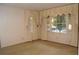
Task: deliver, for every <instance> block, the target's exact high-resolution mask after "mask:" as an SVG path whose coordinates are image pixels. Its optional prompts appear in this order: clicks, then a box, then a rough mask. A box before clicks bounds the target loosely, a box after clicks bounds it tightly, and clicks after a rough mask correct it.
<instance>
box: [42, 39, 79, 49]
mask: <svg viewBox="0 0 79 59" xmlns="http://www.w3.org/2000/svg"><path fill="white" fill-rule="evenodd" d="M41 40H42V39H41ZM43 41H48V42H51V43H53V42H54V41H49V40H43ZM54 43H58V44H64V45H68V46H71V47H76V46H73V45H69V44H65V43H60V42H54ZM76 48H78V46H77V47H76Z"/></svg>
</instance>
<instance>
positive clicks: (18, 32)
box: [0, 6, 39, 47]
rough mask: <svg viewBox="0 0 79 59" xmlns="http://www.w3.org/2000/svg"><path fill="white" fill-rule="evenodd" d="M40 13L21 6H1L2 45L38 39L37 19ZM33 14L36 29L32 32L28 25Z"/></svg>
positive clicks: (0, 27) (0, 39) (0, 33)
mask: <svg viewBox="0 0 79 59" xmlns="http://www.w3.org/2000/svg"><path fill="white" fill-rule="evenodd" d="M38 15H39V14H38V13H37V12H35V11H28V10H25V9H21V8H14V7H7V6H0V41H1V47H7V46H11V45H15V44H18V43H22V42H27V41H32V40H33V39H37V38H38V35H37V32H38V31H37V28H36V25H37V23H36V20H37V19H38V17H37V16H38ZM30 16H33V17H34V18H35V20H34V22H35V23H34V28H33V29H34V31H33V32H30V30H29V29H28V27H30V26H29V25H28V26H27V24H28V22H27V21H28V20H29V17H30ZM35 35H37V36H35Z"/></svg>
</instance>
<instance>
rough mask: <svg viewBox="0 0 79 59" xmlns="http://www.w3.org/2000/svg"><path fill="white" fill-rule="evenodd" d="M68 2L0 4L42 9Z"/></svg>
mask: <svg viewBox="0 0 79 59" xmlns="http://www.w3.org/2000/svg"><path fill="white" fill-rule="evenodd" d="M68 4H69V3H0V5H4V6H5V5H6V6H13V7H21V8H26V9H30V10H44V9H48V8H53V7H58V6H64V5H68Z"/></svg>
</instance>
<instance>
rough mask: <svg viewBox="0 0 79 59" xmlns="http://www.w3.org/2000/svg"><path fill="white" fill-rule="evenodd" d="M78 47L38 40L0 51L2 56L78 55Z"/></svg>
mask: <svg viewBox="0 0 79 59" xmlns="http://www.w3.org/2000/svg"><path fill="white" fill-rule="evenodd" d="M77 53H78V51H77V48H76V47H72V46H68V45H64V44H59V43H54V42H49V41H43V40H36V41H32V42H26V43H22V44H18V45H14V46H10V47H6V48H2V49H0V54H1V55H76V54H77Z"/></svg>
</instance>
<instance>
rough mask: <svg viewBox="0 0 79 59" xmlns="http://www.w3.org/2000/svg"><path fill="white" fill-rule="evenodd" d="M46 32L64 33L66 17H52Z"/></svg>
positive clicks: (63, 15)
mask: <svg viewBox="0 0 79 59" xmlns="http://www.w3.org/2000/svg"><path fill="white" fill-rule="evenodd" d="M48 31H51V32H66V16H65V14H62V15H57V16H56V17H52V19H51V20H50V21H49V23H48Z"/></svg>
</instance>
